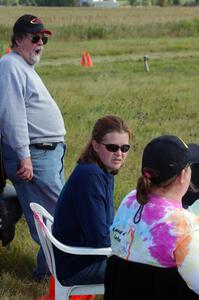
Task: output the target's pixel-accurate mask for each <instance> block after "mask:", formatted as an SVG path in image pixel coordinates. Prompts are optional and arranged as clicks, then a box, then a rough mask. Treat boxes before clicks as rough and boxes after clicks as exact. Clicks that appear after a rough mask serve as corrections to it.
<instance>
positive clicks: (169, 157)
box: [142, 135, 199, 184]
mask: <svg viewBox="0 0 199 300" xmlns="http://www.w3.org/2000/svg"><path fill="white" fill-rule="evenodd" d="M196 162H199V145H197V144H190V145H189V146H188V145H186V144H185V142H183V140H181V139H180V138H178V137H177V136H175V135H162V136H160V137H157V138H155V139H153V140H152V141H151V142H150V143H149V144H148V145H147V146H146V147H145V149H144V153H143V158H142V173H143V174H144V173H145V172H147V173H149V175H150V179H151V181H152V182H153V183H157V184H159V183H161V182H164V181H166V180H168V179H170V178H172V177H173V176H175V175H177V174H178V173H180V171H181V170H182V169H184V168H185V167H186V166H187V165H189V164H191V163H196ZM150 170H151V171H152V172H151V173H150ZM148 171H149V172H148ZM154 174H155V175H154Z"/></svg>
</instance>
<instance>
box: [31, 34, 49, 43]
mask: <svg viewBox="0 0 199 300" xmlns="http://www.w3.org/2000/svg"><path fill="white" fill-rule="evenodd" d="M40 39H41V40H42V42H43V44H44V45H46V44H47V43H48V37H47V36H40V35H33V37H32V39H31V42H32V43H33V44H37V43H38V42H39V40H40Z"/></svg>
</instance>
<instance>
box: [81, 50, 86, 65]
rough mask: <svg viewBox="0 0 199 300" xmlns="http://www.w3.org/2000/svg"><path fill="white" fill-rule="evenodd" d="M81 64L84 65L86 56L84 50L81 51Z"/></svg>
mask: <svg viewBox="0 0 199 300" xmlns="http://www.w3.org/2000/svg"><path fill="white" fill-rule="evenodd" d="M81 66H83V67H85V66H86V57H85V53H84V52H82V59H81Z"/></svg>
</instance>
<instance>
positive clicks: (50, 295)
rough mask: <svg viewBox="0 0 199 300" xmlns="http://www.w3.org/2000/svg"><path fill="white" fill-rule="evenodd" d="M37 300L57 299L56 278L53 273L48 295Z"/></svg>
mask: <svg viewBox="0 0 199 300" xmlns="http://www.w3.org/2000/svg"><path fill="white" fill-rule="evenodd" d="M37 300H55V279H54V277H53V276H52V275H51V277H50V283H49V293H48V295H45V296H42V297H41V298H39V299H37Z"/></svg>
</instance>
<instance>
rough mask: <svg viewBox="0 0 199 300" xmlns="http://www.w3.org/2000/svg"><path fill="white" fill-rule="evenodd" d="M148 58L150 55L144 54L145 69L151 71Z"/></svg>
mask: <svg viewBox="0 0 199 300" xmlns="http://www.w3.org/2000/svg"><path fill="white" fill-rule="evenodd" d="M148 60H149V57H148V55H146V54H145V55H144V69H145V71H147V72H149V64H148Z"/></svg>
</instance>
